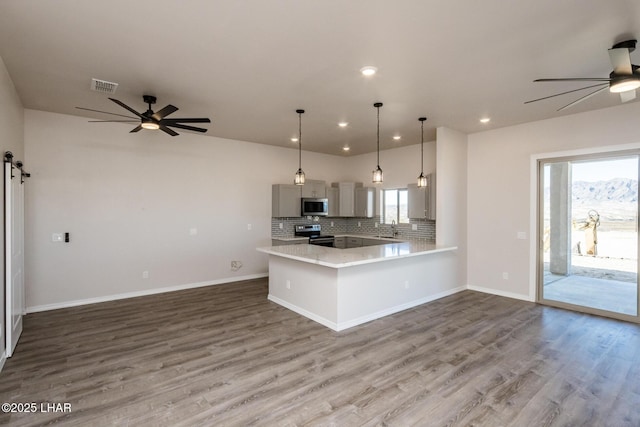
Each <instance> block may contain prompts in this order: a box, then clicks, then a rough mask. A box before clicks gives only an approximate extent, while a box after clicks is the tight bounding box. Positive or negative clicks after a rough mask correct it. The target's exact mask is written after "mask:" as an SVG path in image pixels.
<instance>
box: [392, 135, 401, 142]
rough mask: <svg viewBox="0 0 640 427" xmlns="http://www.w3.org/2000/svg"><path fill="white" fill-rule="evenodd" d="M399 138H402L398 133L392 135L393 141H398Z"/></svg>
mask: <svg viewBox="0 0 640 427" xmlns="http://www.w3.org/2000/svg"><path fill="white" fill-rule="evenodd" d="M400 138H402V137H401V136H400V135H394V136H393V140H394V141H400Z"/></svg>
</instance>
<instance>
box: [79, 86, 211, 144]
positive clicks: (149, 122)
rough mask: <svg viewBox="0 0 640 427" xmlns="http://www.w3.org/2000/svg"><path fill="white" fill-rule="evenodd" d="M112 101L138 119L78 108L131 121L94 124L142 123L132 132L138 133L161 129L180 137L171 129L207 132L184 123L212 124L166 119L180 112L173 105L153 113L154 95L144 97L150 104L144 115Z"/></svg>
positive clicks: (195, 120)
mask: <svg viewBox="0 0 640 427" xmlns="http://www.w3.org/2000/svg"><path fill="white" fill-rule="evenodd" d="M109 99H110V100H111V101H113V102H115V103H116V104H118V105H119V106H121V107H122V108H124V109H126V110H128V111H129V112H131V113H132V114H134V115H135V116H136V117H132V116H125V115H123V114H116V113H110V112H108V111H99V110H92V109H90V108H82V107H76V108H78V109H80V110H86V111H94V112H96V113H104V114H110V115H112V116H119V117H126V118H128V119H129V120H90V122H92V123H114V122H121V123H137V122H140V124H139V125H138V126H136V127H135V128H133V129H132V130H131V131H130V133H131V132H138V131H140V130H142V129H151V130H157V129H160V130H161V131H163V132H166V133H168V134H169V135H171V136H176V135H179V133H178V132H176V131H174V130H173V129H170V128H178V129H184V130H190V131H194V132H206V131H207V129H204V128H200V127H195V126H189V125H185V124H184V123H211V120H209V119H208V118H182V119H178V118H174V119H167V118H165V117H167V116H168V115H169V114H172V113H175V112H176V111H178V107H174V106H173V105H171V104H169V105H167V106H166V107H164V108H162V109H160V110H158V111H156V112H153V110H152V109H151V105H153V104H155V103H156V97H155V96H152V95H143V96H142V99H143V100H144V102H145V103H147V104H148V106H149V108H148V109H147V111H145V112H144V113H139V112H137V111H136V110H134V109H133V108H131V107H129V106H128V105H127V104H125V103H124V102H122V101H118V100H117V99H114V98H109Z"/></svg>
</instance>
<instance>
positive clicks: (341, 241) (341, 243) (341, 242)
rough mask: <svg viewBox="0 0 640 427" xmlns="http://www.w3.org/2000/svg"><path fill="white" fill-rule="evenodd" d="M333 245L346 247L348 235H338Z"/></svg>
mask: <svg viewBox="0 0 640 427" xmlns="http://www.w3.org/2000/svg"><path fill="white" fill-rule="evenodd" d="M333 247H334V248H338V249H346V248H347V238H346V237H343V236H341V237H336V238H335V239H333Z"/></svg>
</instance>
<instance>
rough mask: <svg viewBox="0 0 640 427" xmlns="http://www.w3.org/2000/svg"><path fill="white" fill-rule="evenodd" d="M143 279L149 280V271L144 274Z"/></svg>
mask: <svg viewBox="0 0 640 427" xmlns="http://www.w3.org/2000/svg"><path fill="white" fill-rule="evenodd" d="M142 278H143V279H148V278H149V272H148V271H147V270H145V271H143V272H142Z"/></svg>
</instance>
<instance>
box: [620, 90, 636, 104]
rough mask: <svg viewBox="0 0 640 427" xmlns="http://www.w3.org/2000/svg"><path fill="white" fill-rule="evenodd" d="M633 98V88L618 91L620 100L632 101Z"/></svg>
mask: <svg viewBox="0 0 640 427" xmlns="http://www.w3.org/2000/svg"><path fill="white" fill-rule="evenodd" d="M634 99H636V91H635V90H628V91H626V92H620V100H621V101H622V102H629V101H633V100H634Z"/></svg>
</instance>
